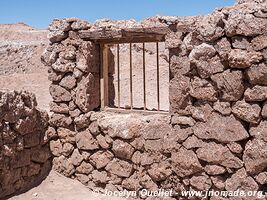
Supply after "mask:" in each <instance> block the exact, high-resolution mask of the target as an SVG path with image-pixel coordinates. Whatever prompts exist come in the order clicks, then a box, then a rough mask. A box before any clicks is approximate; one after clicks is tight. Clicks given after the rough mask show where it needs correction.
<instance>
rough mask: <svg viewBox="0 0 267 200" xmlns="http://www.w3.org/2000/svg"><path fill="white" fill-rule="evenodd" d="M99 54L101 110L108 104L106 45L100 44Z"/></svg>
mask: <svg viewBox="0 0 267 200" xmlns="http://www.w3.org/2000/svg"><path fill="white" fill-rule="evenodd" d="M100 51H101V52H100V55H101V70H100V71H101V76H100V89H101V91H100V94H101V109H102V110H103V109H104V108H105V107H107V106H108V104H109V98H108V81H109V80H108V46H107V45H104V44H101V45H100Z"/></svg>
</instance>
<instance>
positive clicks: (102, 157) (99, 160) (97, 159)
mask: <svg viewBox="0 0 267 200" xmlns="http://www.w3.org/2000/svg"><path fill="white" fill-rule="evenodd" d="M113 158H114V155H113V154H112V153H111V152H110V151H98V152H96V153H94V154H93V155H92V156H91V157H90V162H91V163H92V164H93V165H94V166H95V167H96V168H97V169H101V168H104V167H106V165H107V164H108V163H110V162H111V161H112V159H113Z"/></svg>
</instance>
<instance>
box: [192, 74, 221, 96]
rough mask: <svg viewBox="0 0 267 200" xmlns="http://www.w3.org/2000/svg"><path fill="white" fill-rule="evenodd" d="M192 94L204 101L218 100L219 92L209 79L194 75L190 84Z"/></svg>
mask: <svg viewBox="0 0 267 200" xmlns="http://www.w3.org/2000/svg"><path fill="white" fill-rule="evenodd" d="M189 93H190V95H191V96H192V97H194V98H196V99H199V100H204V101H216V100H217V92H216V90H215V88H214V87H213V85H212V84H211V83H210V82H208V81H207V80H204V79H200V78H198V77H194V79H193V80H192V82H191V86H190V92H189Z"/></svg>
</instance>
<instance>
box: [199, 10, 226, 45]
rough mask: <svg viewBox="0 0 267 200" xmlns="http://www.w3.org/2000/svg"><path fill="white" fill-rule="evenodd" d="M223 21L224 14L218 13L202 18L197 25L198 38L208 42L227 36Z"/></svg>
mask: <svg viewBox="0 0 267 200" xmlns="http://www.w3.org/2000/svg"><path fill="white" fill-rule="evenodd" d="M223 19H224V15H223V13H222V12H218V11H215V12H213V13H212V14H211V15H207V16H203V17H201V18H200V20H198V21H197V23H196V27H197V29H196V32H197V33H198V38H199V39H200V40H203V41H207V42H210V41H216V40H217V39H219V38H221V37H222V36H223V35H224V34H225V33H224V28H223V27H222V23H223V22H222V21H223Z"/></svg>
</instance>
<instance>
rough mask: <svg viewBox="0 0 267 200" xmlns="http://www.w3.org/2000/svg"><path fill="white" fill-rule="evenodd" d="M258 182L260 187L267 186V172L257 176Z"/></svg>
mask: <svg viewBox="0 0 267 200" xmlns="http://www.w3.org/2000/svg"><path fill="white" fill-rule="evenodd" d="M255 179H256V181H257V182H258V183H259V184H260V185H264V184H267V172H261V173H259V174H258V175H257V176H255Z"/></svg>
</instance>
